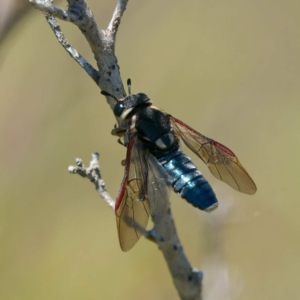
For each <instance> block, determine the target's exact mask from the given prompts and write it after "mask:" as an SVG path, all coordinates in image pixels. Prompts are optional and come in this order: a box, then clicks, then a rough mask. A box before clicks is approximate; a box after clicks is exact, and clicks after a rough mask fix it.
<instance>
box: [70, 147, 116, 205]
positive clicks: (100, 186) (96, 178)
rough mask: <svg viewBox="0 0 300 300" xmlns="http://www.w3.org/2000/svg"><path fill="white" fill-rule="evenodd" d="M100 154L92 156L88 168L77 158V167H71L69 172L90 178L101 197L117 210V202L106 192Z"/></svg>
mask: <svg viewBox="0 0 300 300" xmlns="http://www.w3.org/2000/svg"><path fill="white" fill-rule="evenodd" d="M99 156H100V155H99V153H97V152H95V153H93V154H92V160H91V161H90V165H89V167H88V168H85V167H84V164H83V162H82V160H81V159H80V158H76V160H75V162H76V167H74V166H69V168H68V170H69V172H70V173H72V174H79V175H80V176H81V177H83V178H88V179H89V180H90V181H91V182H92V183H94V185H95V188H96V190H97V192H98V194H99V195H100V197H101V198H102V199H103V200H104V201H105V202H106V203H107V204H108V206H109V207H110V208H112V209H113V210H114V209H115V200H113V198H112V197H111V196H110V195H109V193H108V192H107V190H106V186H105V182H104V180H103V179H102V176H101V171H100V166H99Z"/></svg>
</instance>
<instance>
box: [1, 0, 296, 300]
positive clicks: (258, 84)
mask: <svg viewBox="0 0 300 300" xmlns="http://www.w3.org/2000/svg"><path fill="white" fill-rule="evenodd" d="M100 2H101V3H99V1H95V0H94V1H92V0H90V1H89V5H90V7H91V8H92V9H93V11H94V14H95V17H96V19H97V20H98V22H99V25H100V26H101V27H102V28H104V27H105V26H107V24H108V22H109V20H110V17H111V14H112V12H113V9H114V5H115V2H116V1H100ZM58 4H60V5H62V6H65V2H64V1H61V2H59V3H58ZM299 9H300V4H299V1H296V0H290V1H281V0H275V1H259V0H252V1H239V0H229V1H222V0H216V1H205V0H201V1H199V0H198V1H196V0H190V1H184V2H183V1H179V0H177V1H159V0H155V1H137V0H135V1H133V0H132V1H129V4H128V7H127V10H126V12H125V14H124V17H123V19H122V23H121V26H120V30H119V33H118V38H117V45H116V53H117V56H118V60H119V65H120V67H121V74H122V78H123V81H124V82H125V80H126V79H127V78H128V77H130V78H131V79H132V90H133V92H134V93H136V92H144V93H147V94H148V95H149V96H150V97H151V98H152V99H153V101H154V104H155V105H157V106H159V107H161V108H162V109H164V110H165V111H167V112H169V113H171V114H173V115H174V116H176V117H177V118H179V119H181V120H183V121H184V122H186V123H188V124H189V125H191V126H192V127H194V128H195V129H196V130H199V131H200V132H201V133H203V134H205V135H207V136H209V137H211V138H214V139H215V140H217V141H219V142H221V143H223V144H225V145H226V146H228V147H229V148H230V149H232V150H233V151H234V152H235V153H236V154H237V155H238V157H239V159H240V160H241V162H242V164H243V165H244V166H245V168H246V169H247V170H248V172H249V173H250V174H251V176H252V177H253V179H254V180H255V182H256V184H257V186H258V192H257V194H256V195H254V196H247V195H243V194H240V193H238V192H236V191H234V190H232V189H231V188H230V187H228V186H226V185H225V184H223V183H222V182H219V181H218V180H216V179H215V178H213V177H212V175H211V174H210V173H209V171H208V170H207V169H206V167H205V166H204V165H203V164H202V163H201V162H200V161H199V159H196V157H195V155H193V154H191V152H190V151H188V150H186V152H187V154H188V155H190V156H191V157H192V158H193V159H194V161H195V162H196V164H197V165H198V166H199V168H200V169H201V170H202V171H203V173H204V175H205V176H206V177H207V179H208V180H209V182H210V183H211V184H212V185H213V187H214V190H215V192H216V194H217V196H218V198H219V202H220V206H219V208H218V210H217V211H215V212H213V213H211V214H206V213H204V212H201V211H199V210H196V209H195V208H193V207H192V206H190V205H188V204H187V203H186V202H185V201H183V200H181V199H180V197H178V196H177V195H175V194H173V195H172V199H171V201H172V209H173V214H174V218H175V222H176V225H177V229H178V232H179V236H180V239H181V241H182V243H183V245H184V247H185V252H186V254H187V256H188V258H189V260H190V261H191V263H192V265H193V266H195V267H197V268H199V269H201V270H202V271H203V272H204V282H203V285H204V295H205V300H218V299H222V300H229V299H245V300H248V299H249V300H252V299H267V300H268V299H272V300H281V299H298V298H299V292H298V290H299V284H300V276H299V267H300V260H299V252H300V241H299V234H300V232H299V226H300V219H299V211H300V201H299V200H300V199H299V194H300V193H299V184H300V180H299V170H300V158H299V146H300V138H299V127H300V113H299V109H300V101H299V97H300V85H299V81H300V59H299V54H300V43H299V40H300V19H299ZM60 24H61V25H62V28H63V30H64V32H65V34H66V36H67V38H68V40H69V41H70V42H71V43H72V44H73V45H74V46H75V47H76V48H77V50H78V51H79V52H80V53H81V54H83V55H84V56H85V57H86V58H87V59H88V60H89V61H90V62H92V63H93V64H94V61H93V55H92V54H91V52H90V50H89V48H88V45H87V43H86V41H85V40H84V37H83V36H82V34H81V33H80V32H79V30H78V29H77V28H76V27H75V26H73V25H72V24H66V23H63V22H60ZM0 67H1V71H0V99H1V102H0V105H1V107H0V139H1V140H0V167H1V175H0V176H1V181H0V182H1V183H0V185H1V188H0V299H1V300H2V299H3V300H15V299H22V300H27V299H30V300H35V299H38V300H40V299H43V300H48V299H49V300H50V299H51V300H52V299H63V300H65V299H70V300H71V299H72V300H73V299H78V300H79V299H91V300H96V299H143V300H148V299H149V300H150V299H178V296H177V293H176V291H175V289H174V287H173V284H172V281H171V278H170V276H169V273H168V270H167V267H166V264H165V262H164V260H163V258H162V254H161V253H160V251H159V250H158V249H157V247H156V246H155V245H154V244H152V243H149V242H148V241H146V240H145V239H143V238H142V239H141V241H140V242H139V243H138V244H137V245H136V247H134V248H133V250H131V251H130V252H128V253H123V252H122V251H121V250H120V248H119V245H118V240H117V232H116V225H115V217H114V214H113V212H112V211H111V209H110V208H109V207H108V206H107V204H105V203H104V202H103V201H102V200H101V199H100V197H99V196H98V195H97V194H96V192H95V190H94V188H93V186H92V185H91V184H90V183H89V182H88V180H83V179H82V178H80V177H79V176H77V175H70V174H69V173H68V171H67V167H68V166H69V165H72V164H73V165H74V159H75V158H76V157H81V158H82V159H83V160H84V162H85V163H88V162H89V160H90V154H91V153H92V152H94V151H99V152H100V154H101V157H100V163H101V168H102V173H103V176H104V179H105V181H106V184H107V188H108V190H109V192H110V193H111V195H113V196H115V195H116V194H117V192H118V188H119V186H120V182H121V180H122V176H123V174H122V172H123V168H122V167H121V165H120V161H121V160H122V159H124V157H125V148H124V147H121V146H119V145H118V144H117V142H116V138H115V137H113V136H111V135H110V131H111V129H112V128H113V125H114V122H115V121H114V117H113V114H112V112H111V111H110V108H109V106H108V105H107V103H106V101H105V98H104V97H103V96H101V95H100V92H99V89H98V88H97V86H96V85H95V84H94V82H93V81H92V80H91V79H90V78H89V77H88V76H87V75H86V74H85V72H84V71H83V70H82V69H81V68H80V67H79V66H78V65H77V64H76V63H75V62H74V61H73V60H72V59H71V58H70V57H69V55H68V54H67V53H66V52H65V51H64V50H63V49H62V47H61V46H60V45H59V44H58V43H57V41H56V39H55V37H54V35H53V33H52V32H51V30H50V28H49V26H48V25H47V23H46V22H45V20H44V18H43V16H42V14H41V13H40V12H39V11H37V10H34V9H32V10H31V11H29V13H28V14H27V15H26V16H25V17H24V18H23V19H22V20H21V21H20V22H19V23H18V24H17V25H16V26H15V27H14V28H13V30H12V31H11V32H10V34H9V35H8V36H7V37H6V38H5V40H4V41H3V43H2V45H1V48H0Z"/></svg>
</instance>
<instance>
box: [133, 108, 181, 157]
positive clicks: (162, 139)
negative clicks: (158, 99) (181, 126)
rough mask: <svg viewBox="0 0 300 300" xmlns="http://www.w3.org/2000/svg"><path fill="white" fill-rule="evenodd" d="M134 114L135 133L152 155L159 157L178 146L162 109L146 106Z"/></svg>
mask: <svg viewBox="0 0 300 300" xmlns="http://www.w3.org/2000/svg"><path fill="white" fill-rule="evenodd" d="M135 116H136V121H135V129H136V131H137V134H138V136H139V138H140V139H141V140H142V141H143V144H144V146H145V147H146V148H148V149H149V151H150V152H151V153H152V154H153V155H154V156H156V157H157V158H159V157H161V156H163V155H166V154H168V153H169V152H172V151H174V150H175V149H177V148H178V145H179V144H178V141H177V139H176V138H175V137H174V134H173V132H172V126H171V124H170V121H169V119H168V117H167V116H166V115H165V114H164V113H163V112H162V111H160V110H158V109H154V108H152V107H151V106H147V107H143V108H140V109H139V110H138V111H136V112H135ZM161 145H162V146H163V147H162V146H161Z"/></svg>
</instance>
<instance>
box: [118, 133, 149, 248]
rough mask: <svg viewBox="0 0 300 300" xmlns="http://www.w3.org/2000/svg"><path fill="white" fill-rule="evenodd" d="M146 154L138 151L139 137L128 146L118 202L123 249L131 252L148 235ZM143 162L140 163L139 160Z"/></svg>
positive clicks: (134, 138)
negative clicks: (144, 156)
mask: <svg viewBox="0 0 300 300" xmlns="http://www.w3.org/2000/svg"><path fill="white" fill-rule="evenodd" d="M140 156H143V152H141V151H139V147H138V140H137V137H136V136H134V135H133V136H132V137H131V138H130V141H129V144H128V146H127V154H126V164H125V173H124V178H123V181H122V184H121V188H120V191H119V194H118V197H117V199H116V205H115V213H116V221H117V228H118V236H119V242H120V247H121V249H122V250H123V251H129V250H130V249H131V248H132V247H133V246H134V245H135V244H136V243H137V241H138V240H139V239H140V237H141V236H142V235H143V233H144V232H145V229H146V227H147V224H148V219H149V215H150V208H149V201H148V199H147V198H146V187H145V179H146V178H145V176H146V173H145V170H143V168H144V167H145V166H144V165H143V164H144V159H143V157H140ZM139 160H141V161H142V163H141V161H139Z"/></svg>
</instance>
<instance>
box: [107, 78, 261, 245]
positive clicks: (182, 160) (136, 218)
mask: <svg viewBox="0 0 300 300" xmlns="http://www.w3.org/2000/svg"><path fill="white" fill-rule="evenodd" d="M127 85H128V92H129V96H127V97H125V98H124V99H117V98H116V97H114V96H113V95H111V94H109V93H107V92H105V91H102V92H101V93H102V94H103V95H105V96H108V97H112V98H114V99H115V100H116V104H115V106H114V114H115V116H116V117H118V118H119V119H121V121H122V124H124V125H123V126H124V128H115V129H114V130H113V131H112V134H114V135H117V136H119V137H122V136H123V137H124V140H125V146H126V147H127V153H126V160H125V163H124V165H125V172H124V178H123V181H122V184H121V187H120V190H119V194H118V197H117V199H116V204H115V213H116V220H117V228H118V235H119V241H120V246H121V249H122V250H123V251H128V250H130V249H131V248H132V247H133V246H134V245H135V244H136V242H137V241H138V240H139V238H140V237H141V236H142V235H143V233H144V231H145V229H146V227H147V223H148V219H149V216H150V215H154V216H155V215H156V216H159V215H160V212H161V211H162V209H164V208H165V206H166V205H168V203H169V196H168V191H169V187H171V188H173V190H174V191H175V192H176V193H178V194H179V195H180V196H181V198H183V199H185V200H186V201H187V202H189V203H191V204H192V205H193V206H195V207H197V208H199V209H201V210H204V211H207V212H210V211H213V210H214V209H216V208H217V207H218V200H217V198H216V195H215V193H214V191H213V189H212V188H211V186H210V184H209V183H208V182H207V180H206V179H205V178H204V177H203V175H202V174H201V172H200V171H199V170H198V169H197V167H196V166H195V165H194V163H193V162H192V161H191V159H190V158H189V157H188V156H186V155H185V154H184V153H183V152H182V150H181V148H180V143H179V142H180V140H182V141H183V142H184V144H185V145H186V146H187V147H188V148H189V149H190V150H192V151H193V152H194V153H195V154H196V155H197V156H198V157H199V158H200V159H201V160H202V161H203V162H204V163H205V164H206V165H207V167H208V168H209V170H210V172H211V173H212V174H213V175H214V176H215V177H216V178H218V179H219V180H221V181H223V182H225V183H227V184H228V185H230V186H231V187H232V188H233V189H235V190H237V191H239V192H242V193H245V194H249V195H252V194H254V193H255V192H256V186H255V183H254V182H253V180H252V179H251V177H250V176H249V174H248V173H247V171H246V170H245V169H244V167H243V166H242V165H241V163H240V162H239V160H238V158H237V157H236V155H235V154H234V153H233V152H232V151H231V150H230V149H228V148H227V147H225V146H224V145H222V144H220V143H218V142H216V141H214V140H212V139H210V138H208V137H206V136H204V135H202V134H201V133H199V132H197V131H196V130H194V129H193V128H191V127H189V126H188V125H187V124H185V123H183V122H182V121H180V120H179V119H176V118H175V117H173V116H171V115H170V114H167V113H164V112H162V111H161V110H159V109H158V108H157V107H155V106H153V105H152V101H151V99H150V98H149V97H148V96H147V95H146V94H143V93H139V94H131V81H130V79H128V80H127ZM123 126H122V127H123Z"/></svg>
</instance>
